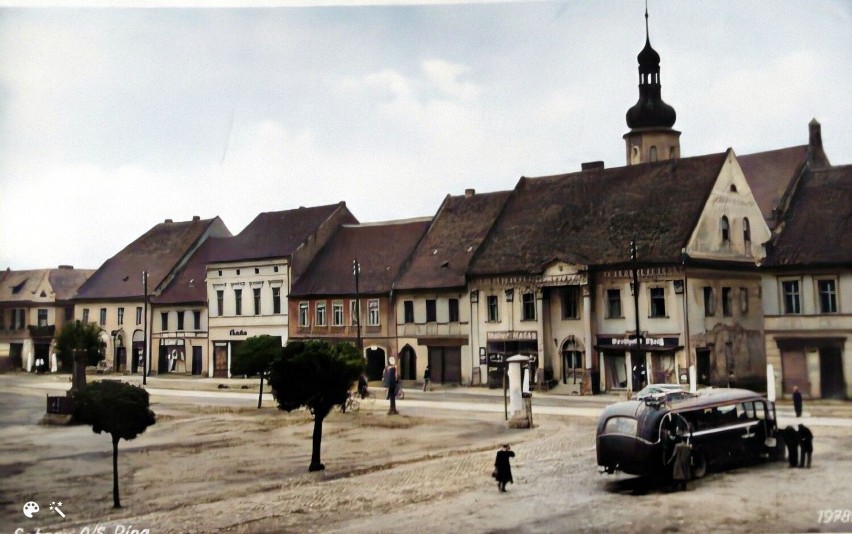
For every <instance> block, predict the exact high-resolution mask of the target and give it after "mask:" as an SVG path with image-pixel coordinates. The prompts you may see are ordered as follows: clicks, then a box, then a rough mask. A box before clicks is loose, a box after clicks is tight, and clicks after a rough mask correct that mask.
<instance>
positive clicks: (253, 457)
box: [0, 392, 852, 534]
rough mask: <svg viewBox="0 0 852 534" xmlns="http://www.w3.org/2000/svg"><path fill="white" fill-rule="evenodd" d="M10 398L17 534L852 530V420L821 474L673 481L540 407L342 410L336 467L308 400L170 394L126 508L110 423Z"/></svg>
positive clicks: (10, 473)
mask: <svg viewBox="0 0 852 534" xmlns="http://www.w3.org/2000/svg"><path fill="white" fill-rule="evenodd" d="M0 406H2V408H3V413H2V419H0V422H2V427H0V476H2V481H1V482H0V531H2V532H36V531H37V529H38V528H40V529H41V532H42V533H46V532H69V533H70V532H73V533H75V534H89V533H94V532H96V531H97V527H98V526H100V527H102V528H101V533H102V534H113V533H115V534H119V533H123V532H133V531H134V530H135V531H137V532H142V531H144V530H145V529H147V530H148V532H150V533H162V532H179V533H188V532H222V531H226V532H240V533H242V532H245V533H267V532H269V533H274V532H293V533H302V532H322V533H342V532H364V533H368V532H369V533H373V532H428V533H430V534H436V533H443V532H466V533H475V532H611V531H615V530H620V531H631V532H687V531H691V532H710V531H712V532H843V531H852V522H850V521H852V520H849V519H847V521H846V522H843V521H842V517H843V516H842V515H841V519H839V520H838V522H831V523H825V522H820V510H826V509H830V510H841V511H842V510H849V509H850V508H852V450H850V448H849V444H850V443H852V439H850V438H852V429H850V428H849V427H822V426H821V427H819V428H812V430H813V431H814V434H815V436H816V439H815V453H814V464H813V468H812V469H810V470H808V469H788V468H787V466H786V463H767V464H761V465H756V466H750V467H744V468H739V469H736V470H732V471H727V472H724V473H712V474H710V475H708V476H707V477H705V478H704V479H702V480H700V481H696V482H694V483H692V484H691V486H690V488H689V491H686V492H671V491H669V490H668V488H666V487H661V486H655V485H650V484H648V483H646V482H645V481H643V480H639V479H636V478H634V477H629V476H625V475H602V474H599V473H598V470H597V466H596V462H595V450H594V448H595V445H594V431H595V428H594V427H595V423H596V420H595V419H593V418H582V417H563V416H540V417H538V418H537V420H536V428H534V429H532V430H509V429H507V428H506V425H505V422H504V421H503V420H502V414H500V416H496V415H495V414H488V413H479V412H475V411H471V412H451V411H436V410H429V409H426V408H421V409H408V410H407V409H406V407H405V403H404V401H402V402H401V403H400V406H399V408H400V411H401V412H402V415H401V416H394V417H389V416H387V415H385V411H386V407H385V406H383V405H382V403H381V402H368V403H365V405H363V406H362V409H361V410H360V411H359V412H358V413H347V414H341V413H334V414H332V415H331V416H330V417H329V418H328V419H327V420H326V424H325V426H324V433H323V448H322V460H323V462H324V463H325V465H326V470H325V471H323V472H318V473H308V471H307V466H308V464H309V460H310V452H311V433H312V429H313V423H312V420H311V418H310V416H309V415H308V414H307V413H306V412H294V413H289V414H288V413H286V412H281V411H279V410H277V409H275V408H271V407H270V408H267V407H265V408H263V409H261V410H256V409H253V408H251V407H245V408H243V407H224V406H223V407H210V406H208V407H205V408H200V407H198V406H195V405H190V404H172V403H162V404H161V403H155V404H154V405H153V406H152V407H153V409H154V411H155V412H157V414H158V420H157V424H156V425H154V426H153V427H151V428H149V429H148V430H147V431H146V432H145V433H144V434H142V435H141V436H139V437H138V438H137V439H135V440H133V441H130V442H125V441H122V442H121V443H120V445H119V476H120V489H121V502H122V505H123V508H121V509H120V510H115V509H113V508H112V464H111V444H110V439H109V437H108V436H107V435H104V434H100V435H97V434H94V433H92V432H91V430H90V428H88V427H82V426H72V427H45V426H40V425H37V424H36V422H37V421H38V418H39V417H40V415H41V414H42V413H43V409H44V397H43V396H41V395H36V394H22V393H21V392H2V393H0ZM503 442H509V443H512V445H513V449H514V450H515V452H516V454H517V457H516V458H515V459H514V462H513V472H514V478H515V484H514V485H511V486H509V492H508V493H505V494H501V493H498V492H497V488H496V484H495V483H494V482H493V480H492V479H491V478H490V472H491V469H492V464H493V459H494V453H495V451H496V450H497V448H498V446H499V444H500V443H503ZM29 500H32V501H36V502H38V503H39V504H40V505H41V511H40V512H39V513H38V514H36V515H35V516H34V518H33V519H27V518H26V517H24V515H23V514H22V512H21V509H22V506H23V504H24V503H25V502H27V501H29ZM51 502H62V503H63V504H62V505H61V510H62V511H63V513H65V516H66V517H65V518H64V519H62V518H60V517H59V516H58V515H56V514H55V513H54V512H52V511H50V510H49V508H48V505H49V504H50V503H51ZM846 515H847V516H848V514H846ZM16 529H21V530H16Z"/></svg>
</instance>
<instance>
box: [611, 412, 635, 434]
mask: <svg viewBox="0 0 852 534" xmlns="http://www.w3.org/2000/svg"><path fill="white" fill-rule="evenodd" d="M636 426H637V421H636V419H633V418H632V417H610V418H609V419H607V420H606V426H605V427H604V433H605V434H625V435H628V436H635V435H636Z"/></svg>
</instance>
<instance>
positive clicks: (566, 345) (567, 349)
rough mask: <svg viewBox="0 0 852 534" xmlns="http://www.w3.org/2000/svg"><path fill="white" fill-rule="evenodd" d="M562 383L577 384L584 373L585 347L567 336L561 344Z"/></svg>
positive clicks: (572, 337) (574, 338) (575, 339)
mask: <svg viewBox="0 0 852 534" xmlns="http://www.w3.org/2000/svg"><path fill="white" fill-rule="evenodd" d="M560 352H561V353H562V383H563V384H569V383H570V384H579V383H581V382H582V380H583V374H584V372H585V368H586V365H585V357H584V356H585V352H586V350H585V347H583V343H582V341H580V340H578V339H577V338H576V337H574V336H568V337H567V338H566V339H565V341H564V342H563V343H562V349H561V351H560Z"/></svg>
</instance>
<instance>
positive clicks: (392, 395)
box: [382, 356, 399, 415]
mask: <svg viewBox="0 0 852 534" xmlns="http://www.w3.org/2000/svg"><path fill="white" fill-rule="evenodd" d="M397 377H398V375H397V372H396V358H394V357H393V356H391V357H390V358H388V366H387V367H385V373H384V376H383V377H382V382H383V383H384V386H385V387H386V388H388V400H390V409H389V410H388V415H397V414H398V413H399V412H398V411H396V390H397V388H398V387H399V380H398V378H397Z"/></svg>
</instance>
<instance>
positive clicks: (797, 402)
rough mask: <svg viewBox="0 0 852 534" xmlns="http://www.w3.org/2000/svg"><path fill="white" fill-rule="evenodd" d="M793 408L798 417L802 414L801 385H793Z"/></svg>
mask: <svg viewBox="0 0 852 534" xmlns="http://www.w3.org/2000/svg"><path fill="white" fill-rule="evenodd" d="M793 410H795V411H796V417H801V416H802V392H801V391H799V386H793Z"/></svg>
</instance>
